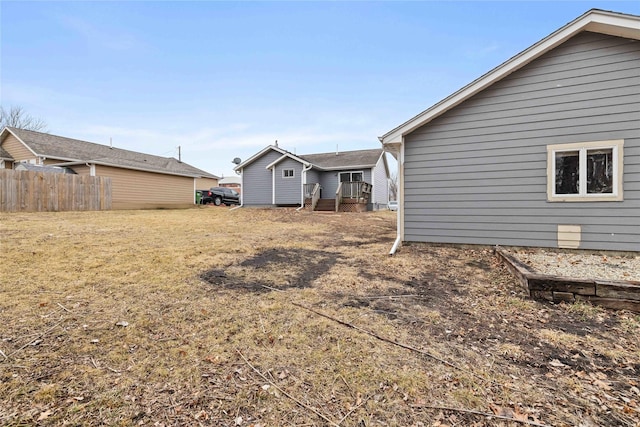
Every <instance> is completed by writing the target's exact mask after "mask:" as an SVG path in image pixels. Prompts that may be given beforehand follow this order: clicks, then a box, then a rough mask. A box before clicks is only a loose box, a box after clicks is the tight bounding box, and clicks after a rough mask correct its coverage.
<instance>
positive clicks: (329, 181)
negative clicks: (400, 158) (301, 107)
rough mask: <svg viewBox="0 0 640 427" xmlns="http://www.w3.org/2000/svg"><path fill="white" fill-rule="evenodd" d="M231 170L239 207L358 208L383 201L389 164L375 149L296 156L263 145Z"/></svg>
mask: <svg viewBox="0 0 640 427" xmlns="http://www.w3.org/2000/svg"><path fill="white" fill-rule="evenodd" d="M234 170H235V171H236V172H237V173H239V174H240V176H241V180H242V184H241V186H242V199H241V202H242V206H254V207H268V206H300V207H306V208H308V209H309V210H323V211H335V212H360V211H365V210H378V209H381V208H386V206H387V203H388V201H389V166H388V164H387V159H386V156H385V153H384V152H383V150H382V149H380V148H378V149H371V150H355V151H342V152H332V153H319V154H307V155H296V154H293V153H290V152H288V151H286V150H284V149H282V148H280V147H278V146H276V145H269V146H268V147H266V148H264V149H263V150H261V151H260V152H258V153H256V154H255V155H253V156H251V157H250V158H249V159H247V160H245V161H244V162H242V163H240V164H239V165H237V166H236V167H235V168H234Z"/></svg>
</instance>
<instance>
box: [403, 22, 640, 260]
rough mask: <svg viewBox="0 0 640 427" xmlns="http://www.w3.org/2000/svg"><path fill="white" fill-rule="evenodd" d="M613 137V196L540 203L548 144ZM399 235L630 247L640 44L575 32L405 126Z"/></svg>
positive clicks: (639, 177) (636, 214)
mask: <svg viewBox="0 0 640 427" xmlns="http://www.w3.org/2000/svg"><path fill="white" fill-rule="evenodd" d="M616 139H624V178H623V181H624V189H623V194H624V201H623V202H586V203H580V202H547V194H546V185H547V170H546V168H547V160H546V156H547V152H546V146H547V145H549V144H561V143H576V142H589V141H603V140H616ZM405 144H406V145H405V186H404V187H405V190H404V191H405V195H404V218H405V227H404V231H405V240H406V241H426V242H446V243H473V244H490V245H493V244H500V245H516V246H541V247H556V246H557V227H558V225H559V224H567V225H580V226H581V227H582V236H581V244H580V248H583V249H610V250H632V251H638V250H640V43H638V42H637V41H631V40H627V39H623V38H618V37H613V36H605V35H600V34H595V33H588V32H586V33H581V34H578V35H577V36H575V37H574V38H572V39H570V40H568V41H567V42H565V43H564V44H562V45H560V46H559V47H557V48H555V49H554V50H552V51H550V52H548V53H546V54H545V55H543V56H541V57H540V58H538V59H537V60H535V61H533V62H531V63H530V64H528V65H527V66H525V67H524V68H522V69H521V70H518V71H516V72H514V73H512V74H511V75H510V76H508V77H507V78H505V79H503V80H501V81H499V82H497V83H495V84H493V85H492V86H490V87H489V88H487V89H485V90H484V91H482V92H480V93H479V94H477V95H476V96H474V97H472V98H470V99H468V100H467V101H465V102H463V103H462V104H460V105H458V106H457V107H455V108H453V109H452V110H450V111H448V112H447V113H445V114H443V115H442V116H440V117H438V118H436V119H435V120H433V121H432V122H431V123H428V124H426V125H424V126H422V127H421V128H418V129H417V130H415V131H414V132H412V133H410V134H409V135H407V136H405Z"/></svg>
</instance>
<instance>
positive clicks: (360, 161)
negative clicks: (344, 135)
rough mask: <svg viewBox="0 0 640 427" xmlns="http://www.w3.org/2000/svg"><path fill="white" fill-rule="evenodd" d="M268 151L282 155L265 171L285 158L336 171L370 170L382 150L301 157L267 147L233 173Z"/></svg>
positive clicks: (270, 146) (237, 167) (271, 146)
mask: <svg viewBox="0 0 640 427" xmlns="http://www.w3.org/2000/svg"><path fill="white" fill-rule="evenodd" d="M270 150H273V151H277V152H278V153H280V154H282V156H280V157H279V158H278V159H276V160H275V161H274V162H272V163H270V164H269V165H267V167H266V168H267V169H271V168H272V167H273V166H275V165H276V164H278V163H280V162H281V161H282V160H284V159H286V158H290V159H293V160H296V161H298V162H300V163H302V164H303V165H305V166H312V167H313V168H315V169H320V170H337V169H345V168H372V167H374V166H375V165H376V164H377V163H378V160H380V156H382V153H383V150H382V149H381V148H374V149H371V150H354V151H341V152H338V153H336V152H333V153H319V154H305V155H301V156H297V155H295V154H292V153H290V152H288V151H286V150H283V149H282V148H280V147H278V146H275V145H269V146H267V147H265V148H264V149H262V150H260V151H259V152H258V153H256V154H254V155H253V156H251V157H249V158H248V159H247V160H245V161H244V162H242V163H240V164H239V165H238V166H236V167H235V168H233V170H235V171H239V170H241V169H242V168H244V167H246V166H247V165H249V164H251V163H253V162H254V161H255V160H257V159H259V158H260V157H262V156H263V155H264V154H266V153H267V152H269V151H270Z"/></svg>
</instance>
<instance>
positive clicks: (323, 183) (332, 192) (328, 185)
mask: <svg viewBox="0 0 640 427" xmlns="http://www.w3.org/2000/svg"><path fill="white" fill-rule="evenodd" d="M320 188H321V189H322V192H321V194H320V195H321V197H322V198H323V199H335V198H336V189H337V188H338V175H337V172H333V171H330V172H320Z"/></svg>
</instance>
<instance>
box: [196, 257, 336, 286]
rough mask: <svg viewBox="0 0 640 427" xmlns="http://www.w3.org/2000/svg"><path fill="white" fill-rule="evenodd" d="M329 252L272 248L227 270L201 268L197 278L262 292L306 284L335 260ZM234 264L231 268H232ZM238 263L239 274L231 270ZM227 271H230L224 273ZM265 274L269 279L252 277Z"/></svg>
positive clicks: (325, 270)
mask: <svg viewBox="0 0 640 427" xmlns="http://www.w3.org/2000/svg"><path fill="white" fill-rule="evenodd" d="M337 259H338V255H337V254H335V253H333V252H326V251H320V250H307V249H295V250H294V249H282V248H273V249H267V250H265V251H262V252H260V253H258V254H256V255H254V256H253V257H251V258H248V259H245V260H243V261H242V262H240V263H239V264H238V265H237V266H230V267H231V268H227V270H226V271H225V270H221V269H218V268H214V269H211V270H208V271H205V272H204V273H202V274H201V275H200V278H201V279H202V280H204V281H205V282H207V283H209V284H212V285H217V286H221V287H223V288H226V289H236V290H244V291H249V292H255V293H266V292H271V291H274V290H279V291H282V290H285V289H290V288H298V289H301V288H308V287H311V286H312V285H313V282H314V281H315V280H316V279H317V278H319V277H321V276H322V275H323V274H325V273H326V272H327V271H329V270H330V269H331V268H332V267H333V265H334V264H335V263H336V262H337ZM234 267H235V268H234ZM238 267H240V270H241V271H242V274H235V275H234V273H233V271H238ZM228 271H230V272H229V273H228ZM265 272H267V273H269V272H270V273H271V274H266V276H270V278H271V280H269V279H267V280H256V278H259V277H261V276H265Z"/></svg>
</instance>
